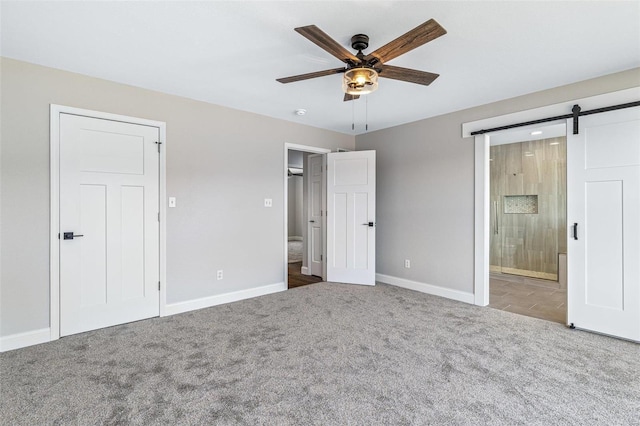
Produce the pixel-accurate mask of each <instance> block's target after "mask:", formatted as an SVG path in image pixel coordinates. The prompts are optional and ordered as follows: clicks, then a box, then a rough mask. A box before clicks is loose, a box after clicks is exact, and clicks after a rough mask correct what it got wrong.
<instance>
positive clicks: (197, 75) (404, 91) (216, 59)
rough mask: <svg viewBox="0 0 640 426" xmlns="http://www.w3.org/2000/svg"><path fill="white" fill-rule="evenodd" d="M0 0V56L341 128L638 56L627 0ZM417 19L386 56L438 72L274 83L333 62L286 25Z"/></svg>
mask: <svg viewBox="0 0 640 426" xmlns="http://www.w3.org/2000/svg"><path fill="white" fill-rule="evenodd" d="M0 12H1V15H2V16H1V23H2V30H1V36H2V40H1V45H0V46H1V51H0V53H1V54H2V56H5V57H9V58H15V59H19V60H23V61H27V62H32V63H36V64H41V65H46V66H49V67H54V68H59V69H64V70H69V71H73V72H77V73H81V74H87V75H91V76H95V77H100V78H104V79H108V80H113V81H117V82H121V83H125V84H130V85H134V86H139V87H144V88H147V89H152V90H157V91H160V92H165V93H170V94H175V95H180V96H185V97H188V98H193V99H198V100H202V101H206V102H210V103H214V104H218V105H224V106H228V107H231V108H236V109H240V110H244V111H251V112H255V113H258V114H264V115H268V116H271V117H276V118H281V119H284V120H289V121H295V122H300V123H304V124H308V125H311V126H316V127H321V128H326V129H331V130H336V131H339V132H343V133H352V130H351V123H352V115H355V124H356V130H355V133H357V134H359V133H363V132H364V124H365V121H366V120H367V117H366V114H367V110H368V123H369V130H370V131H371V130H378V129H382V128H386V127H391V126H395V125H399V124H403V123H407V122H411V121H416V120H420V119H423V118H427V117H432V116H436V115H440V114H444V113H447V112H451V111H457V110H461V109H465V108H468V107H472V106H476V105H482V104H486V103H489V102H494V101H497V100H501V99H506V98H510V97H514V96H518V95H522V94H526V93H530V92H534V91H538V90H543V89H548V88H551V87H556V86H560V85H564V84H568V83H572V82H576V81H580V80H585V79H589V78H593V77H597V76H601V75H605V74H609V73H613V72H617V71H622V70H626V69H630V68H634V67H639V66H640V2H639V1H623V2H617V1H569V2H555V1H544V2H538V1H536V2H529V1H510V2H507V1H501V2H486V1H470V2H466V1H445V2H430V1H422V2H398V1H384V2H370V1H360V2H333V1H332V2H325V1H298V2H272V1H259V2H246V1H232V2H217V1H216V2H211V1H210V2H186V1H184V2H155V1H147V2H115V1H114V2H93V1H85V2H33V1H18V2H12V1H2V3H1V11H0ZM430 18H434V19H436V20H437V21H438V22H439V23H440V24H441V25H442V26H443V27H444V28H445V29H446V30H447V31H448V34H446V35H444V36H443V37H440V38H438V39H436V40H434V41H432V42H430V43H428V44H426V45H424V46H422V47H419V48H417V49H415V50H413V51H411V52H409V53H406V54H405V55H403V56H401V57H399V58H396V59H394V60H392V61H390V62H389V63H390V64H391V65H397V66H402V67H408V68H416V69H419V70H423V71H429V72H434V73H438V74H440V78H438V79H437V80H436V81H435V82H434V83H433V84H431V86H419V85H414V84H410V83H404V82H399V81H394V80H388V79H381V80H380V88H379V89H378V91H376V92H374V93H372V94H371V95H369V96H367V97H363V98H361V99H360V100H358V101H356V102H355V103H352V102H343V101H342V96H343V94H342V92H341V86H340V85H341V80H340V76H339V75H332V76H328V77H321V78H317V79H314V80H307V81H302V82H297V83H291V84H287V85H283V84H280V83H278V82H276V81H275V79H276V78H278V77H286V76H290V75H296V74H303V73H307V72H312V71H319V70H324V69H328V68H336V67H340V66H341V65H342V63H341V62H340V61H339V60H337V59H335V58H334V57H333V56H331V55H329V54H328V53H326V52H324V51H323V50H321V49H320V48H319V47H317V46H316V45H314V44H312V43H311V42H309V41H308V40H307V39H305V38H303V37H302V36H301V35H299V34H298V33H296V32H295V31H293V28H294V27H299V26H304V25H310V24H315V25H317V26H318V27H320V28H321V29H322V30H323V31H325V32H326V33H328V34H329V35H330V36H332V37H333V38H334V39H335V40H337V41H338V42H339V43H341V44H343V45H344V46H345V47H348V48H349V49H350V38H351V36H352V35H353V34H356V33H364V34H367V35H369V37H370V49H369V50H367V51H365V53H368V52H371V51H373V50H374V49H376V48H377V47H380V46H382V45H383V44H386V43H387V42H389V41H390V40H392V39H394V38H395V37H398V36H400V35H402V34H404V33H405V32H406V31H408V30H410V29H412V28H414V27H415V26H417V25H418V24H420V23H422V22H424V21H426V20H428V19H430ZM364 99H366V102H365V100H364ZM352 104H353V105H352ZM297 108H304V109H306V110H307V111H308V113H307V115H305V116H302V117H300V116H297V115H295V113H294V110H295V109H297Z"/></svg>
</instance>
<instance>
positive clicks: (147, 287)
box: [59, 114, 160, 336]
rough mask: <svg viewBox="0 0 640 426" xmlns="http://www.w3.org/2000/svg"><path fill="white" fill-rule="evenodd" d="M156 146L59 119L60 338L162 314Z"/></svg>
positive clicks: (139, 128)
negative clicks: (160, 311) (159, 287)
mask: <svg viewBox="0 0 640 426" xmlns="http://www.w3.org/2000/svg"><path fill="white" fill-rule="evenodd" d="M158 140H159V129H158V128H157V127H149V126H143V125H136V124H131V123H123V122H118V121H111V120H103V119H97V118H90V117H83V116H77V115H70V114H61V115H60V241H59V243H60V335H61V336H64V335H69V334H74V333H80V332H83V331H88V330H94V329H97V328H102V327H108V326H112V325H115V324H122V323H126V322H131V321H136V320H140V319H144V318H149V317H153V316H158V315H159V307H160V303H159V289H158V286H159V285H158V282H159V222H158V211H159V174H158V173H159V155H158V149H157V145H156V144H155V142H156V141H158ZM74 234H75V236H74Z"/></svg>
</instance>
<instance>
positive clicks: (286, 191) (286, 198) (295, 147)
mask: <svg viewBox="0 0 640 426" xmlns="http://www.w3.org/2000/svg"><path fill="white" fill-rule="evenodd" d="M290 149H292V150H294V151H302V152H309V153H311V154H327V153H329V152H331V150H330V149H328V148H320V147H317V146H308V145H299V144H295V143H285V144H284V167H283V175H282V176H283V177H282V179H283V182H284V183H283V188H284V237H283V240H284V279H283V282H284V285H285V286H288V285H289V262H288V261H289V244H288V243H289V229H288V227H287V225H288V224H289V185H288V181H287V178H288V177H289V176H288V173H287V171H288V170H287V169H288V168H289V150H290ZM307 238H308V236H307ZM305 243H306V241H305ZM323 250H326V244H325V248H324V249H323ZM323 258H324V259H326V258H327V256H326V253H325V256H323ZM324 273H325V274H326V268H325V272H324Z"/></svg>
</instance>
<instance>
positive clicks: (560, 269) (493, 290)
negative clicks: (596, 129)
mask: <svg viewBox="0 0 640 426" xmlns="http://www.w3.org/2000/svg"><path fill="white" fill-rule="evenodd" d="M565 135H566V130H565V125H564V124H558V125H553V126H546V127H543V128H536V129H527V130H526V131H523V130H518V131H512V132H505V133H504V134H496V135H492V137H491V147H490V155H489V167H490V197H491V199H490V215H491V216H490V225H491V229H490V254H489V269H490V277H489V286H490V291H489V306H490V307H493V308H496V309H502V310H506V311H510V312H514V313H518V314H523V315H527V316H533V317H537V318H541V319H546V320H550V321H555V322H560V323H565V321H566V309H567V304H566V298H567V288H566V252H567V238H566V235H567V221H566V217H567V214H566V194H567V191H566V188H567V182H566V164H567V161H566V158H567V157H566V136H565Z"/></svg>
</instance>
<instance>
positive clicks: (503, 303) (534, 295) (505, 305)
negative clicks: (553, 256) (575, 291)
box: [489, 274, 567, 324]
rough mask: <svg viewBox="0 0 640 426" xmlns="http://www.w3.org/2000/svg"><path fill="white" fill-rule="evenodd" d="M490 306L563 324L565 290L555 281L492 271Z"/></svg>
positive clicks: (565, 313)
mask: <svg viewBox="0 0 640 426" xmlns="http://www.w3.org/2000/svg"><path fill="white" fill-rule="evenodd" d="M489 306H490V307H492V308H495V309H501V310H503V311H508V312H513V313H516V314H520V315H526V316H529V317H535V318H540V319H544V320H547V321H553V322H559V323H562V324H566V318H567V291H566V290H563V289H560V288H558V283H557V282H554V281H545V280H536V279H531V278H526V279H523V277H516V276H510V275H506V274H491V278H490V284H489Z"/></svg>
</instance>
